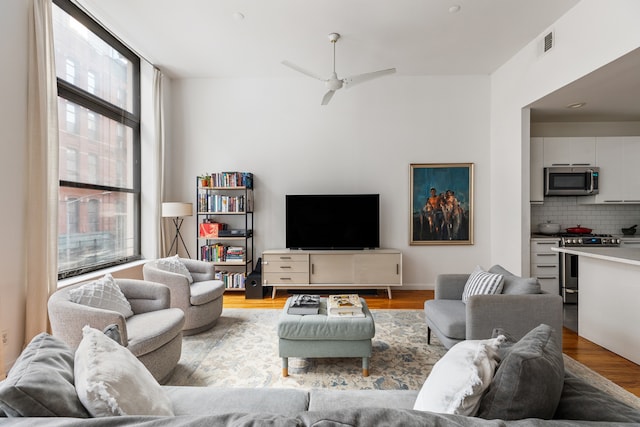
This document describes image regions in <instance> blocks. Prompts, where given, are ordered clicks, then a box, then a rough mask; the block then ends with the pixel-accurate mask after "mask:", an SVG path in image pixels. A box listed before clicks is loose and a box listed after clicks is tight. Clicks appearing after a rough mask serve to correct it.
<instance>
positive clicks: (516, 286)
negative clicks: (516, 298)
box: [489, 264, 542, 295]
mask: <svg viewBox="0 0 640 427" xmlns="http://www.w3.org/2000/svg"><path fill="white" fill-rule="evenodd" d="M489 273H495V274H502V277H503V278H504V283H503V285H502V293H503V294H505V295H524V294H539V293H541V292H542V288H541V287H540V282H539V281H538V279H537V278H536V277H519V276H516V275H515V274H513V273H511V272H510V271H509V270H507V269H505V268H504V267H502V266H501V265H499V264H496V265H494V266H493V267H491V268H490V269H489Z"/></svg>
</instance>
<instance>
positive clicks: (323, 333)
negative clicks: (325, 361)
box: [278, 298, 376, 377]
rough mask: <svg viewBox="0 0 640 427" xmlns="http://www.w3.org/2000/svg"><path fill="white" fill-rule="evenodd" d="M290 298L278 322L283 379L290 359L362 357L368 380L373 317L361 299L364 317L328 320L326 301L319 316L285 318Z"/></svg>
mask: <svg viewBox="0 0 640 427" xmlns="http://www.w3.org/2000/svg"><path fill="white" fill-rule="evenodd" d="M291 300H292V298H289V299H288V300H287V302H286V304H285V305H284V309H283V312H282V315H281V316H280V320H279V321H278V337H279V343H278V350H279V355H280V357H281V358H282V375H283V376H285V377H286V376H288V375H289V363H288V358H289V357H308V358H312V357H362V375H363V376H365V377H367V376H369V358H370V357H371V339H372V338H373V337H374V335H375V334H376V328H375V324H374V322H373V316H372V315H371V312H370V311H369V307H367V303H366V301H365V300H364V299H363V298H360V300H361V301H362V311H363V313H364V315H365V317H351V318H349V317H332V316H327V299H326V298H321V299H320V312H319V313H318V314H311V315H309V314H307V315H297V314H287V309H288V308H289V304H290V303H291Z"/></svg>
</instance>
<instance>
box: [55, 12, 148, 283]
mask: <svg viewBox="0 0 640 427" xmlns="http://www.w3.org/2000/svg"><path fill="white" fill-rule="evenodd" d="M53 3H54V4H55V5H56V6H58V7H59V8H60V9H62V10H63V11H64V12H66V13H67V14H69V15H70V16H72V17H73V18H74V19H76V20H77V21H78V22H80V23H81V24H83V25H84V26H85V27H87V29H88V30H89V31H91V32H93V33H94V34H95V35H96V36H97V37H99V38H100V39H102V40H103V41H104V42H105V43H107V44H108V45H110V46H111V47H112V48H113V49H115V50H117V51H118V53H119V54H121V55H122V56H124V57H125V58H127V60H129V61H130V62H131V64H132V67H133V72H132V94H131V95H132V106H131V107H132V111H127V109H126V108H122V107H119V106H117V105H115V104H112V103H110V102H108V101H107V100H105V99H102V98H100V97H98V96H96V95H94V94H92V93H91V92H89V91H88V90H84V89H82V88H80V87H78V86H75V85H73V84H72V83H70V82H67V81H65V80H63V79H61V78H57V86H58V96H59V97H60V98H63V99H64V100H66V101H69V102H73V103H75V104H77V105H78V106H79V107H84V108H86V109H88V110H89V111H91V112H94V113H97V114H99V115H101V116H104V117H107V118H109V119H111V120H114V121H116V122H118V123H121V124H122V125H124V126H126V127H129V128H131V129H132V141H131V142H132V150H133V152H132V162H133V165H132V167H133V186H132V188H127V187H119V186H109V185H97V184H94V183H85V182H76V181H69V180H59V185H60V187H72V188H81V189H91V190H97V191H103V192H107V191H108V192H114V193H131V194H133V228H134V231H133V238H134V243H133V250H134V254H133V255H132V256H128V257H125V258H122V259H119V260H117V261H110V262H105V263H102V264H97V265H90V266H83V267H79V268H75V269H71V270H65V271H62V272H61V271H60V270H59V268H58V280H60V279H65V278H70V277H74V276H78V275H81V274H84V273H89V272H92V271H97V270H101V269H104V268H108V267H112V266H115V265H121V264H125V263H128V262H131V261H134V260H138V259H141V258H142V256H141V235H140V233H141V227H140V218H141V181H142V177H141V135H140V123H141V100H140V80H141V75H140V73H141V70H140V57H139V56H138V55H136V54H135V53H134V52H133V51H132V50H131V49H129V48H128V47H127V46H125V45H124V44H123V43H122V42H121V41H120V40H118V39H117V38H116V37H114V36H113V35H112V34H111V33H110V32H109V31H108V30H106V29H105V28H104V27H102V26H101V25H100V24H99V23H97V22H96V21H94V20H93V19H92V18H91V17H90V16H89V15H87V14H86V13H85V12H84V11H82V10H81V9H80V8H79V7H78V6H76V5H75V4H73V3H72V2H71V1H70V0H53ZM74 63H75V62H74ZM76 65H77V64H76ZM76 68H77V67H76ZM92 72H93V70H92ZM76 78H77V75H76ZM64 114H66V111H65V112H64ZM76 121H77V115H76ZM78 154H81V153H80V152H78ZM83 154H84V153H83Z"/></svg>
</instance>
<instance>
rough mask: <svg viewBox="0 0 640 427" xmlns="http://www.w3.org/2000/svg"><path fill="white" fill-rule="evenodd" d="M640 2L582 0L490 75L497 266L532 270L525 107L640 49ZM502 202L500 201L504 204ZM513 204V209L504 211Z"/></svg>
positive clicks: (493, 242)
mask: <svg viewBox="0 0 640 427" xmlns="http://www.w3.org/2000/svg"><path fill="white" fill-rule="evenodd" d="M638 16H640V2H638V1H636V0H611V1H607V2H606V5H605V3H603V2H602V1H599V0H582V1H581V2H580V3H578V4H577V5H576V6H575V7H574V8H573V9H571V10H570V11H569V12H568V13H567V14H565V15H564V16H563V17H562V18H561V19H559V20H558V21H557V22H556V23H555V24H554V25H553V26H552V27H551V28H550V29H553V30H554V32H555V35H556V37H555V38H556V40H557V43H556V45H555V46H554V47H553V49H552V50H550V51H549V52H547V54H544V55H542V54H541V53H540V52H541V50H540V39H541V38H542V35H543V34H546V33H547V32H548V31H544V32H543V33H542V34H541V35H540V37H539V38H538V39H536V40H534V41H532V42H531V43H530V44H529V45H527V46H526V47H525V48H524V49H522V50H521V51H520V52H518V54H517V55H515V56H514V57H513V58H512V59H511V60H509V61H508V62H507V63H506V64H505V65H503V66H502V67H500V68H499V69H498V70H497V71H496V72H495V73H494V74H493V75H492V76H491V166H492V169H491V176H490V180H491V195H492V198H491V200H492V208H491V231H492V240H491V259H492V260H493V262H500V263H502V264H503V265H505V266H506V267H507V268H509V269H511V270H512V271H514V272H520V271H525V272H526V271H528V267H527V265H528V263H529V259H528V255H527V253H528V239H529V226H528V224H529V214H530V210H529V201H528V200H529V192H528V187H529V186H528V179H529V178H528V176H529V175H528V173H522V172H525V170H528V168H526V165H527V164H528V163H529V132H528V129H529V123H528V119H527V117H526V114H522V108H523V107H526V106H527V105H529V104H531V103H532V102H533V101H536V100H537V99H540V98H542V97H543V96H545V95H547V94H549V93H551V92H553V91H555V90H557V89H559V88H560V87H562V86H564V85H566V84H568V83H570V82H572V81H574V80H576V79H578V78H580V77H583V76H584V75H585V74H588V73H589V72H592V71H594V70H595V69H597V68H599V67H601V66H603V65H605V64H607V63H609V62H611V61H613V60H615V59H616V58H618V57H620V56H622V55H624V54H626V53H628V52H630V51H631V50H633V49H635V48H637V47H638V46H640V26H639V25H638V23H637V18H638ZM498 196H499V197H498ZM505 200H508V201H509V204H510V206H513V208H509V209H505V203H504V201H505Z"/></svg>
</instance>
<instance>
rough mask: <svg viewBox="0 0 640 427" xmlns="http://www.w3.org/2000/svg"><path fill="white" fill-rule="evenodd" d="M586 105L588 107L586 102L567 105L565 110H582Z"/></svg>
mask: <svg viewBox="0 0 640 427" xmlns="http://www.w3.org/2000/svg"><path fill="white" fill-rule="evenodd" d="M585 105H587V103H586V102H574V103H573V104H569V105H567V106H566V107H565V108H571V109H572V110H575V109H576V108H582V107H584V106H585Z"/></svg>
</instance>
